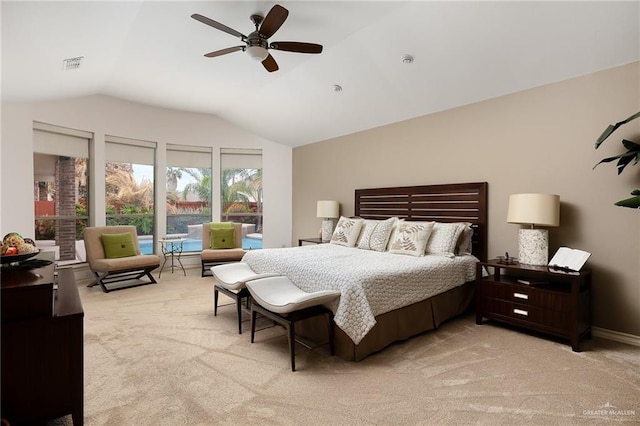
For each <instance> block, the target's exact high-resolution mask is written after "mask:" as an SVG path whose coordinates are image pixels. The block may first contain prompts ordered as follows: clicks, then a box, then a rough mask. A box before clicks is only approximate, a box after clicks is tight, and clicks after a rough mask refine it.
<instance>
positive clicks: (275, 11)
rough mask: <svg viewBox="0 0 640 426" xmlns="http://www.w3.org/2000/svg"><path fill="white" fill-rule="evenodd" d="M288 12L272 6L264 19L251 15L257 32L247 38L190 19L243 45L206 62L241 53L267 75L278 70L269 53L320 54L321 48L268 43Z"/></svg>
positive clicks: (210, 22)
mask: <svg viewBox="0 0 640 426" xmlns="http://www.w3.org/2000/svg"><path fill="white" fill-rule="evenodd" d="M288 15H289V11H288V10H287V9H285V8H284V7H282V6H280V5H277V4H276V5H275V6H273V7H272V8H271V10H270V11H269V13H267V16H266V17H264V18H263V17H262V16H260V15H251V17H250V19H251V22H253V25H255V27H256V29H255V31H253V32H252V33H251V34H249V36H246V35H244V34H242V33H240V32H238V31H236V30H234V29H233V28H229V27H227V26H226V25H223V24H221V23H219V22H216V21H214V20H213V19H210V18H207V17H206V16H202V15H199V14H197V13H194V14H193V15H191V17H192V18H193V19H195V20H197V21H200V22H202V23H203V24H207V25H209V26H211V27H213V28H215V29H218V30H220V31H224V32H225V33H227V34H231V35H232V36H235V37H238V38H240V40H242V41H243V42H244V43H245V44H244V46H243V45H240V46H233V47H228V48H226V49H221V50H216V51H214V52H210V53H207V54H206V55H204V56H206V57H207V58H213V57H216V56H221V55H226V54H227V53H232V52H236V51H238V50H242V51H243V52H247V54H248V55H249V56H251V57H252V58H253V59H255V60H257V61H260V62H262V65H263V66H264V68H265V69H266V70H267V71H269V72H274V71H277V70H278V64H277V63H276V61H275V59H273V56H271V54H270V53H269V51H268V50H269V49H273V50H282V51H286V52H297V53H321V52H322V45H320V44H315V43H302V42H298V41H274V42H272V43H269V37H271V36H272V35H274V34H275V32H276V31H278V29H279V28H280V27H281V26H282V24H283V23H284V21H285V20H286V19H287V16H288Z"/></svg>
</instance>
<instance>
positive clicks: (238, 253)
mask: <svg viewBox="0 0 640 426" xmlns="http://www.w3.org/2000/svg"><path fill="white" fill-rule="evenodd" d="M221 223H230V222H221ZM211 225H212V224H211V223H203V224H202V253H201V254H200V256H201V258H202V276H203V277H204V276H209V275H211V267H212V266H216V265H223V264H225V263H231V262H239V261H240V260H241V259H242V256H244V254H245V251H244V250H243V249H242V224H241V223H233V229H234V231H233V240H234V244H233V246H234V247H231V248H213V247H212V244H211V242H212V239H211Z"/></svg>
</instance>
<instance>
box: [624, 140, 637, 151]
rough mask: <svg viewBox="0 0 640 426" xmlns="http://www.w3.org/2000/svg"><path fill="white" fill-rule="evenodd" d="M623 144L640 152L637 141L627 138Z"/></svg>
mask: <svg viewBox="0 0 640 426" xmlns="http://www.w3.org/2000/svg"><path fill="white" fill-rule="evenodd" d="M622 145H623V146H624V147H625V148H627V149H628V150H629V151H635V152H638V153H640V145H638V144H637V143H635V142H633V141H630V140H627V139H622Z"/></svg>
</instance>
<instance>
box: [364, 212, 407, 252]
mask: <svg viewBox="0 0 640 426" xmlns="http://www.w3.org/2000/svg"><path fill="white" fill-rule="evenodd" d="M397 220H398V218H397V217H391V218H389V219H386V220H372V219H365V221H364V222H363V224H362V230H361V231H360V238H359V239H358V248H361V249H365V250H375V251H385V249H386V248H387V243H388V242H389V237H390V236H391V231H393V227H394V225H395V223H396V221H397Z"/></svg>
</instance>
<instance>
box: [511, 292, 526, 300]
mask: <svg viewBox="0 0 640 426" xmlns="http://www.w3.org/2000/svg"><path fill="white" fill-rule="evenodd" d="M513 297H516V298H518V299H524V300H529V295H528V294H524V293H513Z"/></svg>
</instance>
